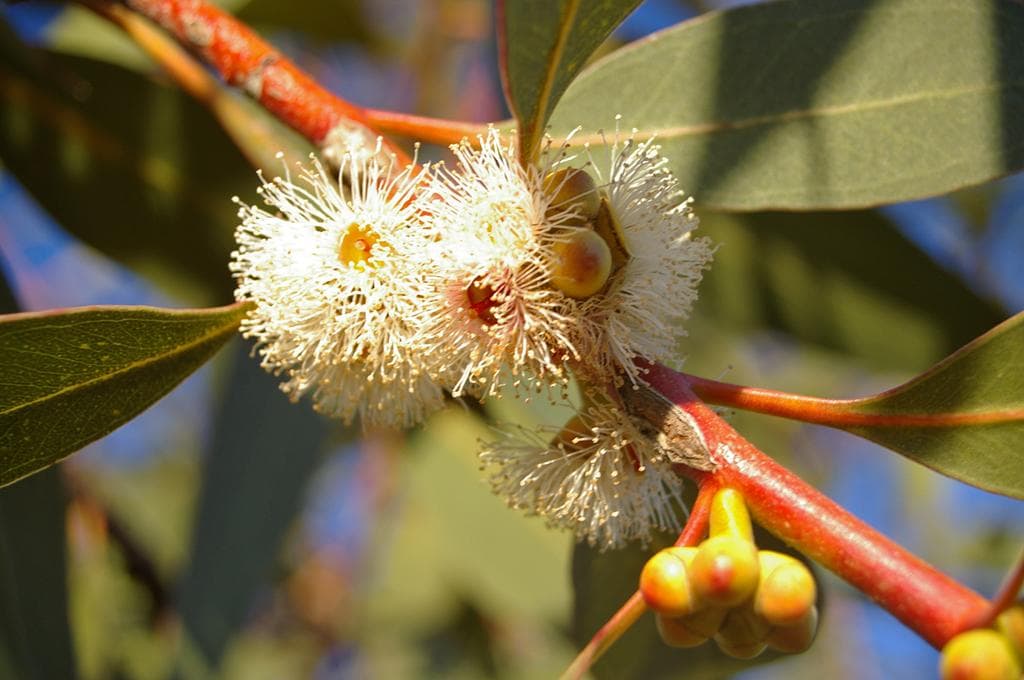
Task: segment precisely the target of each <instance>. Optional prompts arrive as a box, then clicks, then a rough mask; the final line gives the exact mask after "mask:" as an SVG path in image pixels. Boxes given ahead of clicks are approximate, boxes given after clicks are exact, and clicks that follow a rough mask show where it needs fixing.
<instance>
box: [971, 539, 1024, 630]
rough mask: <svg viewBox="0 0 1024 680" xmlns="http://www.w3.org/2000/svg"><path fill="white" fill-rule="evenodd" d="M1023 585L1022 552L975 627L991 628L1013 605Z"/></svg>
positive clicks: (1023, 566) (1022, 551) (1023, 555)
mask: <svg viewBox="0 0 1024 680" xmlns="http://www.w3.org/2000/svg"><path fill="white" fill-rule="evenodd" d="M1022 585H1024V550H1021V553H1020V555H1019V556H1018V557H1017V562H1016V564H1014V565H1013V570H1012V571H1011V572H1010V573H1009V574H1007V575H1006V580H1004V581H1003V585H1002V586H1000V587H999V592H998V593H996V596H995V597H993V598H992V604H991V605H989V609H988V611H987V612H985V615H984V616H983V617H982V618H981V619H980V620H979V621H978V622H977V624H976V627H978V628H980V627H983V626H991V625H992V624H993V623H995V621H996V619H997V618H998V617H999V615H1000V614H1002V613H1003V612H1004V611H1006V610H1007V609H1009V608H1010V607H1012V606H1013V605H1014V603H1015V602H1016V600H1017V594H1018V593H1020V588H1021V586H1022Z"/></svg>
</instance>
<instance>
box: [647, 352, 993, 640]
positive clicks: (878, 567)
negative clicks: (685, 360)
mask: <svg viewBox="0 0 1024 680" xmlns="http://www.w3.org/2000/svg"><path fill="white" fill-rule="evenodd" d="M647 380H648V382H649V383H650V385H651V387H653V388H654V389H656V390H658V391H659V392H661V393H662V394H663V395H664V396H665V397H666V398H668V399H669V400H670V401H672V402H673V403H674V404H675V405H676V406H677V407H678V408H680V409H682V410H683V411H685V412H686V413H688V414H689V415H690V416H691V417H692V418H693V419H694V420H695V421H696V423H697V426H698V427H699V428H700V429H701V432H702V434H703V435H704V438H705V440H706V441H707V444H708V448H709V450H710V452H711V457H712V461H713V462H714V463H715V464H716V465H717V469H716V470H715V472H714V475H715V478H716V479H717V480H718V481H719V483H721V484H722V485H723V486H729V487H732V488H735V489H737V490H739V491H740V492H741V493H742V494H743V496H744V498H745V500H746V502H747V504H748V506H749V507H750V510H751V512H752V514H753V515H754V517H755V518H756V519H757V521H758V522H759V523H760V524H761V525H762V526H764V527H765V528H766V529H768V530H769V531H771V532H772V533H774V534H775V535H776V536H778V537H779V538H781V539H782V540H783V541H785V542H786V543H788V544H790V545H792V546H794V547H796V548H798V549H799V550H801V551H802V552H804V553H805V554H806V555H807V556H808V557H810V558H811V559H813V560H815V561H817V562H818V563H820V564H821V565H823V566H824V567H826V568H828V569H829V570H831V571H833V572H835V573H836V574H837V575H839V576H840V577H842V578H843V579H844V580H846V581H847V582H848V583H850V584H851V585H853V586H854V587H856V588H857V589H859V590H861V591H862V592H864V593H865V594H867V595H868V596H870V597H871V598H872V599H873V600H875V601H876V602H877V603H878V604H879V605H881V606H882V607H884V608H885V609H886V610H888V611H889V612H890V613H892V614H893V615H894V616H895V617H896V618H898V619H899V620H900V621H902V622H903V623H904V624H905V625H907V626H908V627H910V628H911V629H913V630H914V631H916V632H917V633H918V634H919V635H921V637H923V638H924V639H925V640H927V641H928V642H930V643H931V644H932V645H934V646H935V647H942V646H943V645H944V644H945V643H946V642H947V641H949V639H950V638H952V637H953V636H954V635H956V634H957V633H959V632H961V631H963V630H965V629H967V628H970V627H971V626H972V625H973V624H975V623H976V622H977V621H978V620H979V619H980V618H981V617H983V616H984V615H985V613H986V612H987V611H988V609H989V605H988V602H987V601H986V600H985V599H984V598H982V597H981V596H980V595H978V594H977V593H975V592H974V591H972V590H970V589H969V588H967V587H965V586H963V585H961V584H960V583H957V582H956V581H954V580H953V579H951V578H949V577H948V576H946V575H945V574H942V573H941V572H939V571H937V570H936V569H935V568H934V567H932V566H931V565H929V564H927V563H926V562H924V561H923V560H921V559H920V558H918V557H916V556H914V555H912V554H911V553H910V552H908V551H907V550H905V549H904V548H903V547H901V546H899V545H897V544H896V543H894V542H892V541H891V540H889V539H888V538H886V537H885V536H883V535H882V534H880V533H879V532H877V531H875V530H874V529H872V528H871V527H869V526H868V525H866V524H865V523H864V522H862V521H860V520H859V519H857V518H856V517H854V516H853V515H851V514H850V513H848V512H847V511H846V510H844V509H843V508H841V507H840V506H839V505H837V504H836V503H835V502H833V501H832V500H830V499H829V498H827V497H826V496H824V495H823V494H822V493H821V492H819V491H818V490H817V489H815V488H813V487H811V486H810V485H808V484H807V483H806V482H804V481H803V480H801V479H800V478H799V477H797V476H796V475H794V474H793V473H792V472H790V471H789V470H787V469H785V468H784V467H782V466H781V465H779V464H778V463H776V462H775V461H774V460H772V459H771V458H769V457H767V456H766V455H764V454H763V453H761V451H759V450H758V449H757V447H755V446H754V445H753V444H751V443H750V442H748V441H747V440H746V439H744V438H743V437H741V436H740V435H739V433H737V432H736V431H735V430H734V429H733V428H732V427H731V426H729V424H728V423H726V422H725V421H724V420H722V419H721V418H720V417H719V416H718V415H717V414H716V413H715V412H714V411H712V410H711V409H710V408H708V407H707V406H705V405H704V403H703V402H701V401H700V400H699V399H698V398H697V396H696V395H695V394H694V393H693V391H692V390H691V389H690V386H689V384H688V382H687V377H686V376H683V375H682V374H679V373H676V372H674V371H671V370H669V369H667V368H665V367H663V366H651V371H650V373H649V374H648V375H647Z"/></svg>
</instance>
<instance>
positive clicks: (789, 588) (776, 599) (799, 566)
mask: <svg viewBox="0 0 1024 680" xmlns="http://www.w3.org/2000/svg"><path fill="white" fill-rule="evenodd" d="M758 560H759V561H760V563H761V576H760V579H759V581H758V585H757V593H756V594H755V595H754V611H755V612H757V614H758V615H759V616H761V617H763V618H764V619H765V620H766V621H767V622H768V623H769V624H771V625H773V626H790V625H793V624H795V623H797V622H798V621H800V620H801V619H802V618H803V617H804V616H806V615H807V612H809V611H810V610H811V608H812V607H813V606H814V599H815V597H817V589H816V587H815V585H814V576H812V575H811V572H810V570H809V569H808V568H807V567H806V566H804V564H803V563H802V562H800V561H799V560H797V559H796V558H794V557H791V556H789V555H784V554H782V553H777V552H773V551H771V550H762V551H760V552H759V553H758Z"/></svg>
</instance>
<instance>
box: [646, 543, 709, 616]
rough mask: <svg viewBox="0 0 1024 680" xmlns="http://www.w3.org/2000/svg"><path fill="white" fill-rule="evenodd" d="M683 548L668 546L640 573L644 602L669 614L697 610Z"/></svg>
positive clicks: (687, 612) (675, 614)
mask: <svg viewBox="0 0 1024 680" xmlns="http://www.w3.org/2000/svg"><path fill="white" fill-rule="evenodd" d="M679 550H680V549H678V548H675V549H672V548H668V549H665V550H661V551H659V552H657V553H655V555H654V556H653V557H652V558H651V559H649V560H647V564H645V565H644V568H643V570H642V571H641V572H640V593H641V594H642V595H643V597H644V602H646V603H647V606H648V607H650V608H651V609H653V610H654V611H655V612H657V613H659V614H664V615H665V616H685V615H687V614H691V613H693V611H694V610H695V609H696V602H695V599H694V597H693V593H692V589H691V587H690V579H689V577H688V576H687V569H686V561H685V558H684V557H683V556H682V554H680V553H679ZM690 550H695V549H693V548H691V549H690Z"/></svg>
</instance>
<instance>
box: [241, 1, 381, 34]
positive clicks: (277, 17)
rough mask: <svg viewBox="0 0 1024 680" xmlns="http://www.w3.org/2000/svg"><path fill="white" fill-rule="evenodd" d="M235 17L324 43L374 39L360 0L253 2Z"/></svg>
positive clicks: (254, 24) (242, 7)
mask: <svg viewBox="0 0 1024 680" xmlns="http://www.w3.org/2000/svg"><path fill="white" fill-rule="evenodd" d="M235 15H236V16H237V17H238V18H239V19H241V20H242V21H244V22H245V23H247V24H249V25H251V26H258V27H260V28H263V29H269V30H272V31H273V30H287V31H297V32H299V33H301V34H302V36H303V37H304V38H309V39H313V40H317V41H320V42H322V43H328V44H330V43H335V42H338V41H357V42H366V41H368V40H369V38H370V37H371V35H372V34H371V33H370V30H369V27H368V26H367V24H366V19H365V17H364V16H363V3H362V2H359V1H358V0H334V2H328V3H324V2H318V1H315V0H314V1H310V0H306V1H305V2H303V1H301V0H300V1H298V2H295V1H294V0H293V1H292V2H288V3H283V2H278V1H277V0H249V1H248V2H245V3H244V4H242V5H241V7H240V8H239V9H238V10H237V11H236V12H235Z"/></svg>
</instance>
